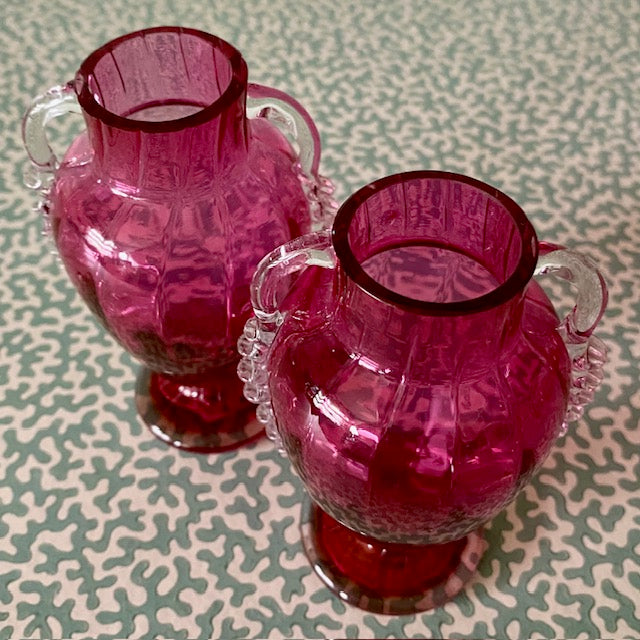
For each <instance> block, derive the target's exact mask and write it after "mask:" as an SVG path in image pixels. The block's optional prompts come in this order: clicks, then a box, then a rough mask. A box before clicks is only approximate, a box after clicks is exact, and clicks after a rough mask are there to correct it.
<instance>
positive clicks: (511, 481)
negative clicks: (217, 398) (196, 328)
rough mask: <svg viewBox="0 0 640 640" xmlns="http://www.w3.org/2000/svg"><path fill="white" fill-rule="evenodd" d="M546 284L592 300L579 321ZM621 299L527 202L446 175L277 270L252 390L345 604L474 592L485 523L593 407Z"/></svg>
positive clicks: (377, 205)
mask: <svg viewBox="0 0 640 640" xmlns="http://www.w3.org/2000/svg"><path fill="white" fill-rule="evenodd" d="M547 273H554V274H556V275H557V276H559V277H560V278H564V279H566V280H569V281H570V282H572V283H573V285H575V290H576V291H577V298H576V300H577V302H576V304H575V307H574V308H573V309H572V311H571V312H570V313H569V315H568V316H567V317H566V318H564V320H562V322H559V320H558V316H557V315H556V312H555V311H554V307H553V306H552V304H551V303H550V301H549V299H548V298H547V296H546V295H545V293H544V292H543V290H542V289H541V287H540V286H539V284H538V283H537V282H536V281H535V280H534V279H533V276H535V275H538V276H541V275H543V274H547ZM606 297H607V295H606V287H605V284H604V281H603V279H602V277H601V276H600V274H599V273H598V271H597V270H596V269H595V268H594V266H593V265H592V263H591V262H590V261H589V260H588V259H586V258H585V257H583V256H582V255H580V254H578V253H575V252H573V251H569V250H565V249H559V248H552V247H551V246H550V245H544V244H541V245H539V244H538V241H537V239H536V234H535V232H534V229H533V227H532V226H531V224H530V223H529V221H528V220H527V218H526V217H525V214H524V212H523V211H522V209H521V208H520V207H519V206H518V205H517V204H516V203H515V202H514V201H513V200H511V199H510V198H508V197H507V196H506V195H504V194H503V193H500V192H499V191H498V190H496V189H494V188H492V187H490V186H488V185H486V184H483V183H481V182H479V181H477V180H474V179H472V178H468V177H465V176H461V175H456V174H450V173H444V172H434V171H421V172H415V173H405V174H400V175H394V176H389V177H387V178H384V179H381V180H379V181H377V182H374V183H373V184H371V185H368V186H366V187H364V188H363V189H361V190H360V191H358V192H357V193H356V194H355V195H353V196H351V197H350V198H349V199H348V200H347V201H346V202H345V204H343V205H342V207H341V208H340V209H339V211H338V213H337V216H336V219H335V222H334V225H333V231H332V232H320V233H313V234H309V235H307V236H305V237H302V238H298V239H295V240H293V241H291V242H289V243H287V244H285V245H284V246H283V247H280V248H278V249H276V250H275V251H273V252H272V253H271V254H270V255H269V256H267V257H265V259H264V260H263V261H262V262H261V264H260V265H259V267H258V270H257V272H256V275H255V277H254V280H253V288H252V301H253V306H254V311H255V318H252V319H250V320H249V321H248V323H247V326H246V328H245V332H244V336H243V337H242V338H241V339H240V341H239V345H238V348H239V351H240V353H241V354H242V355H243V359H242V360H241V362H240V365H239V375H240V377H241V379H242V380H243V381H244V382H245V393H246V395H247V397H248V398H250V399H251V400H252V401H254V402H256V403H258V404H259V407H258V410H257V413H258V418H259V419H260V420H261V421H263V422H264V423H265V424H266V426H267V431H268V433H270V435H271V437H272V438H274V439H276V440H277V441H278V442H279V444H280V445H281V446H282V447H283V449H284V451H286V453H287V454H288V455H289V457H290V459H291V462H292V463H293V466H294V468H295V469H296V471H297V472H298V474H299V475H300V477H301V478H302V481H303V483H304V485H305V487H306V489H307V491H308V493H309V495H310V497H311V500H312V501H313V505H312V506H309V507H308V508H307V509H306V511H305V513H304V516H303V525H302V535H303V541H304V544H305V548H306V551H307V554H308V556H309V558H310V560H311V562H312V563H313V565H314V567H315V569H316V571H317V573H318V574H319V575H320V576H321V578H322V579H323V580H324V581H325V583H327V584H328V586H329V587H330V588H332V589H333V590H334V591H335V592H336V593H338V594H339V596H340V597H341V598H342V599H344V600H346V601H349V602H352V603H354V604H356V605H358V606H360V607H363V608H365V609H368V610H370V611H374V612H382V613H410V612H414V611H420V610H424V609H428V608H431V607H434V606H438V605H440V604H443V603H444V602H445V601H446V600H447V599H449V598H451V597H453V596H454V595H455V594H456V593H457V592H458V591H459V590H460V589H461V588H462V585H463V584H464V582H465V580H466V579H468V578H469V577H470V576H471V575H472V574H473V572H474V570H475V568H476V566H477V564H478V562H479V560H480V557H481V555H482V553H483V551H484V542H483V538H482V534H481V527H482V525H483V523H485V522H486V521H487V520H489V519H490V518H492V517H493V516H494V515H496V514H497V513H498V512H499V511H500V510H501V509H503V507H505V505H507V504H508V503H509V502H510V501H511V500H512V499H513V498H514V496H515V495H516V493H517V492H518V491H519V490H520V489H521V488H522V487H523V485H524V484H525V483H526V482H527V481H528V480H529V479H530V478H531V476H532V474H533V473H534V472H535V471H536V469H537V468H538V467H539V466H540V464H541V463H542V462H543V460H544V459H545V457H546V456H547V454H548V453H549V450H550V448H551V446H552V445H553V442H554V440H555V438H556V437H557V436H558V435H559V434H561V433H562V432H563V430H564V429H566V424H567V423H568V422H570V421H572V420H576V419H577V418H578V417H580V415H581V414H582V411H583V407H584V405H585V404H586V403H587V402H589V401H590V400H591V399H592V398H593V394H594V391H595V389H596V387H597V386H598V384H599V383H600V381H601V379H602V366H603V363H604V360H605V348H604V346H603V344H602V343H601V341H600V340H598V339H597V338H596V337H594V336H593V335H592V333H593V330H594V327H595V326H596V324H597V323H598V321H599V320H600V317H601V315H602V313H603V311H604V308H605V305H606Z"/></svg>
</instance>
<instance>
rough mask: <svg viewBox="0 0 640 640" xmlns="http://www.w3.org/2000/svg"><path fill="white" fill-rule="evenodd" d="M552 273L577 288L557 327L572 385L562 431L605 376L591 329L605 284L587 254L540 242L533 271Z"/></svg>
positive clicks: (603, 357)
mask: <svg viewBox="0 0 640 640" xmlns="http://www.w3.org/2000/svg"><path fill="white" fill-rule="evenodd" d="M546 274H552V275H554V276H556V277H559V278H562V279H563V280H566V281H568V282H570V283H572V285H573V286H574V288H575V290H576V302H575V306H574V307H573V309H572V310H571V311H570V312H569V313H568V314H567V316H566V317H565V318H564V319H563V320H562V321H561V323H560V326H559V327H558V331H559V332H560V335H561V336H562V339H563V340H564V343H565V345H566V347H567V352H568V353H569V357H570V358H571V389H570V392H569V405H568V407H567V414H566V416H565V420H564V424H563V427H562V433H563V434H564V433H565V432H566V429H567V426H568V424H569V423H570V422H574V421H576V420H578V419H580V418H581V417H582V415H583V413H584V409H585V407H586V406H587V405H588V404H589V403H590V402H591V401H592V400H593V396H594V394H595V391H596V389H597V388H598V387H599V386H600V383H601V382H602V378H603V376H604V371H603V369H604V365H605V363H606V361H607V348H606V346H605V344H604V343H603V342H602V340H600V339H599V338H598V337H596V336H595V335H594V334H593V332H594V330H595V328H596V326H597V324H598V323H599V322H600V319H601V318H602V315H603V313H604V310H605V308H606V306H607V297H608V294H607V286H606V284H605V281H604V278H603V277H602V274H601V273H600V272H599V271H598V269H597V267H596V265H595V264H594V263H593V261H592V260H591V259H590V258H588V257H587V256H584V255H582V254H581V253H578V252H576V251H571V250H569V249H557V250H554V251H550V252H548V253H545V252H544V245H542V246H541V256H540V258H539V259H538V264H537V265H536V271H535V275H537V276H541V275H546Z"/></svg>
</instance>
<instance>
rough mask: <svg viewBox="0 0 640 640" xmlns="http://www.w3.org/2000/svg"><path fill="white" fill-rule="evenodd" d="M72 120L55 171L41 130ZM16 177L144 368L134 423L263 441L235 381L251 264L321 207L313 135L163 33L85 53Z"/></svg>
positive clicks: (48, 100) (223, 52) (201, 53)
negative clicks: (76, 132)
mask: <svg viewBox="0 0 640 640" xmlns="http://www.w3.org/2000/svg"><path fill="white" fill-rule="evenodd" d="M68 112H80V113H82V115H83V116H84V120H85V123H86V131H85V132H84V133H82V134H81V135H80V136H79V137H78V138H77V139H76V140H75V141H74V142H73V143H72V144H71V146H70V147H69V149H68V150H67V152H66V154H65V155H64V158H63V159H62V161H61V162H58V160H57V159H56V157H55V155H54V154H53V152H52V150H51V148H50V145H49V143H48V140H47V133H46V125H47V123H48V121H49V120H50V119H51V118H53V117H56V116H59V115H61V114H64V113H68ZM23 136H24V142H25V146H26V148H27V151H28V153H29V156H30V159H31V161H32V164H31V165H30V171H29V172H28V173H27V176H26V177H27V183H28V185H29V186H31V187H32V188H35V189H38V190H40V192H41V194H42V200H41V203H40V209H41V211H42V212H43V214H44V215H45V218H46V220H47V222H48V224H49V227H50V229H51V231H52V234H53V238H54V240H55V243H56V246H57V249H58V252H59V254H60V257H61V258H62V261H63V263H64V265H65V267H66V269H67V271H68V274H69V276H70V278H71V280H72V281H73V283H74V285H75V286H76V287H77V288H78V290H79V292H80V294H81V295H82V297H83V299H84V300H85V302H86V303H87V304H88V306H89V307H90V308H91V310H92V311H93V312H94V314H95V315H96V316H97V317H98V318H99V319H100V321H101V322H102V323H103V325H104V326H105V327H106V328H107V329H108V331H109V332H110V333H111V334H112V335H113V336H115V338H116V339H117V340H118V341H119V342H120V344H122V346H123V347H124V348H125V349H127V350H128V351H129V352H130V353H131V354H132V355H134V356H135V357H136V358H138V359H139V360H141V361H142V362H143V363H144V364H145V365H146V366H145V368H144V369H143V370H142V372H141V374H140V376H139V379H138V384H137V392H136V401H137V406H138V410H139V413H140V415H141V416H142V418H143V419H144V421H145V422H146V423H147V424H148V426H149V427H150V428H151V429H152V431H153V432H154V433H155V434H156V435H157V436H158V437H160V438H162V439H163V440H165V441H167V442H169V443H170V444H172V445H175V446H177V447H182V448H184V449H189V450H193V451H218V450H223V449H227V448H231V447H235V446H237V445H238V444H241V443H243V442H246V441H247V440H250V439H252V438H255V437H257V436H259V435H260V434H261V433H262V431H263V429H262V427H261V425H260V424H259V423H257V422H256V421H255V420H254V419H253V409H254V407H253V405H251V404H250V403H248V402H247V401H246V400H245V399H244V398H243V396H242V386H241V384H240V383H239V381H238V380H237V377H236V376H235V369H236V366H237V361H238V356H237V352H236V350H235V343H236V341H237V339H238V336H239V335H240V334H241V332H242V327H243V325H244V323H245V321H246V319H247V317H248V316H249V314H250V309H251V306H250V303H249V283H250V279H251V276H252V275H253V272H254V269H255V266H256V264H257V263H258V261H259V260H260V258H261V257H262V256H264V255H265V254H266V253H267V252H269V251H270V250H272V249H273V248H274V247H276V246H278V245H279V244H281V243H283V242H285V241H287V240H289V239H291V238H293V237H295V236H298V235H300V234H302V233H306V232H308V231H310V230H311V229H312V228H321V227H322V226H324V225H325V223H326V221H327V220H329V218H330V216H331V213H332V201H331V198H330V194H331V185H330V183H329V182H328V181H327V180H325V179H323V178H321V177H319V176H318V163H319V156H320V146H319V137H318V133H317V130H316V128H315V126H314V124H313V122H312V121H311V119H310V117H309V115H308V114H307V112H306V111H305V110H304V109H303V108H302V107H301V106H300V105H299V104H298V103H297V102H296V101H295V100H293V99H292V98H290V97H289V96H287V95H286V94H284V93H282V92H279V91H277V90H275V89H270V88H267V87H263V86H259V85H255V84H247V66H246V64H245V62H244V60H243V59H242V56H241V55H240V53H239V52H238V51H237V50H236V49H234V48H233V47H232V46H231V45H230V44H228V43H226V42H224V41H223V40H220V39H219V38H217V37H214V36H211V35H209V34H206V33H203V32H200V31H196V30H193V29H184V28H179V27H159V28H154V29H147V30H144V31H138V32H135V33H131V34H128V35H125V36H123V37H121V38H118V39H116V40H114V41H112V42H109V43H108V44H106V45H104V46H103V47H101V48H100V49H98V50H97V51H95V52H94V53H92V54H91V55H90V56H89V57H88V58H87V59H86V60H85V61H84V62H83V63H82V65H81V66H80V69H79V71H78V73H77V74H76V77H75V79H74V80H73V81H72V82H69V83H68V84H67V85H65V86H62V87H55V88H53V89H52V90H50V91H49V92H48V93H47V94H45V95H43V96H41V97H39V98H37V99H36V100H35V101H34V102H33V104H32V105H31V107H30V109H29V110H28V112H27V114H26V116H25V119H24V122H23Z"/></svg>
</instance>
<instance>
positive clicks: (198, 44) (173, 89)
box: [75, 27, 247, 191]
mask: <svg viewBox="0 0 640 640" xmlns="http://www.w3.org/2000/svg"><path fill="white" fill-rule="evenodd" d="M75 90H76V93H77V95H78V102H79V103H80V106H81V108H82V110H83V112H84V115H85V120H86V122H87V128H88V135H89V140H90V143H91V145H92V148H93V151H94V163H95V168H96V171H97V173H98V175H99V177H100V178H101V179H104V180H108V181H110V182H111V183H115V184H116V185H117V186H119V187H121V188H122V189H125V190H150V189H151V190H154V189H159V190H163V191H166V190H175V189H180V188H183V187H188V186H190V185H195V184H203V183H205V184H206V183H208V182H209V181H210V180H211V179H212V178H213V177H214V176H215V175H216V174H217V173H218V172H219V171H220V170H221V169H222V168H223V167H227V166H229V165H231V164H234V163H235V162H237V161H238V160H239V159H241V158H243V157H244V155H245V154H246V149H247V122H246V115H245V102H246V93H247V66H246V64H245V62H244V60H243V59H242V56H241V55H240V53H239V52H238V51H237V50H236V49H235V48H234V47H232V46H231V45H230V44H228V43H227V42H224V41H223V40H220V39H219V38H216V37H215V36H211V35H209V34H206V33H203V32H201V31H197V30H194V29H184V28H181V27H158V28H154V29H145V30H143V31H138V32H135V33H131V34H127V35H125V36H122V37H121V38H118V39H116V40H113V41H111V42H109V43H107V44H106V45H104V46H103V47H101V48H100V49H98V50H97V51H95V52H94V53H92V54H91V55H90V56H89V57H88V58H87V59H86V60H85V61H84V62H83V63H82V65H81V66H80V69H79V71H78V73H77V74H76V79H75Z"/></svg>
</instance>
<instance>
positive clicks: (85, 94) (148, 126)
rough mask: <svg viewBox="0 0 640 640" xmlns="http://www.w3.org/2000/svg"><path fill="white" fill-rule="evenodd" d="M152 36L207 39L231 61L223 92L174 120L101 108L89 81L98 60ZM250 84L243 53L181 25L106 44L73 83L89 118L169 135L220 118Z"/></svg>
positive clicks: (135, 33)
mask: <svg viewBox="0 0 640 640" xmlns="http://www.w3.org/2000/svg"><path fill="white" fill-rule="evenodd" d="M153 33H173V34H183V33H184V34H189V35H192V36H196V37H198V38H201V39H202V40H207V41H208V42H209V43H210V44H211V45H212V48H215V49H218V50H219V51H220V52H221V53H222V54H223V55H224V56H225V57H226V58H227V60H228V62H229V66H230V69H231V79H230V81H229V84H228V85H227V87H226V88H225V89H224V91H223V92H222V93H221V94H220V95H219V96H218V97H217V98H216V99H215V100H214V101H213V102H211V103H210V104H208V105H206V106H204V107H202V108H201V109H199V110H198V111H196V112H194V113H192V114H189V115H187V116H184V117H182V118H174V119H171V120H136V119H134V118H130V117H127V116H121V115H118V114H116V113H114V112H113V111H111V110H109V109H107V108H106V107H104V106H103V105H101V104H100V102H98V100H96V98H95V96H94V95H93V93H92V92H91V90H90V89H89V86H88V82H87V79H88V78H89V76H90V75H91V73H93V72H94V71H95V67H96V65H97V63H98V61H99V60H101V59H102V58H104V56H105V55H108V54H109V53H111V52H112V51H114V50H115V49H116V47H118V46H119V45H121V44H122V43H123V42H126V41H127V40H131V39H133V38H137V37H140V36H142V37H144V36H146V35H149V34H153ZM247 82H248V71H247V64H246V62H245V60H244V58H243V57H242V54H241V53H240V51H238V50H237V49H236V48H235V47H234V46H233V45H232V44H230V43H229V42H227V41H226V40H223V39H222V38H219V37H218V36H215V35H213V34H210V33H207V32H206V31H201V30H200V29H193V28H190V27H180V26H158V27H149V28H146V29H139V30H137V31H132V32H130V33H126V34H124V35H121V36H119V37H117V38H114V39H113V40H109V42H106V43H105V44H103V45H102V46H101V47H99V48H98V49H96V50H95V51H93V52H92V53H90V54H89V55H88V56H87V57H86V58H85V60H84V61H83V62H82V64H81V65H80V67H79V69H78V71H77V72H76V76H75V79H74V80H73V82H72V83H71V84H72V85H73V87H74V89H75V92H76V96H77V98H78V103H79V104H80V107H81V108H82V110H83V111H84V112H86V113H87V114H89V115H90V116H93V117H94V118H97V119H98V120H100V121H101V122H104V123H105V124H106V125H107V126H109V127H112V128H115V129H124V130H127V131H142V132H145V133H170V132H174V131H181V130H183V129H189V128H192V127H197V126H199V125H202V124H204V123H206V122H209V121H210V120H212V119H213V118H215V117H216V116H218V115H220V114H221V113H222V112H223V111H224V110H225V109H227V108H228V107H229V106H230V105H232V104H233V103H234V102H235V101H236V100H238V98H239V97H240V96H241V95H242V92H243V91H245V89H246V87H247Z"/></svg>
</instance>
